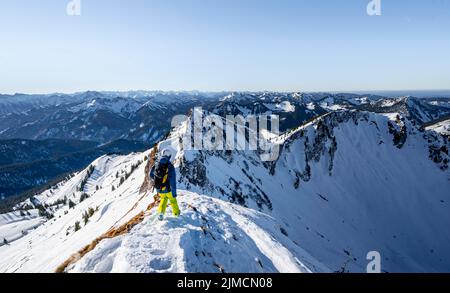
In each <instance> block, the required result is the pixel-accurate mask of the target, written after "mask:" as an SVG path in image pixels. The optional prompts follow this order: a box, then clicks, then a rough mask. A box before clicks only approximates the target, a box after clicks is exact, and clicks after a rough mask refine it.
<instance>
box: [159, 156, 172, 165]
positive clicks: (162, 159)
mask: <svg viewBox="0 0 450 293" xmlns="http://www.w3.org/2000/svg"><path fill="white" fill-rule="evenodd" d="M159 162H160V163H161V164H168V163H170V157H169V156H164V157H161V159H159Z"/></svg>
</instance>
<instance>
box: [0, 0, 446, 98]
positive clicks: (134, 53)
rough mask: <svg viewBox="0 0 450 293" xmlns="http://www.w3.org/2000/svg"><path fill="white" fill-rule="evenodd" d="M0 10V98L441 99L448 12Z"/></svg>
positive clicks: (420, 2) (413, 7)
mask: <svg viewBox="0 0 450 293" xmlns="http://www.w3.org/2000/svg"><path fill="white" fill-rule="evenodd" d="M369 2H370V1H369V0H309V1H302V0H276V1H275V0H226V1H225V0H129V1H119V0H81V4H82V7H81V15H80V16H76V17H70V16H68V15H67V14H66V5H67V3H69V0H40V1H28V0H0V93H15V92H25V93H49V92H75V91H83V90H130V89H146V90H207V91H220V90H250V91H259V90H270V91H272V90H274V91H356V90H410V89H448V88H450V70H449V69H450V54H449V52H450V0H382V16H372V17H370V16H368V15H367V13H366V6H367V4H368V3H369Z"/></svg>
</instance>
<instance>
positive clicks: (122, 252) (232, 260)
mask: <svg viewBox="0 0 450 293" xmlns="http://www.w3.org/2000/svg"><path fill="white" fill-rule="evenodd" d="M181 194H182V196H181V197H180V198H179V201H180V202H181V208H182V210H183V214H182V216H180V218H169V219H168V220H166V221H164V222H160V221H158V220H157V219H156V215H155V214H153V215H150V216H148V217H147V218H146V219H145V220H144V221H143V222H142V223H141V224H139V225H137V226H136V227H135V228H134V229H133V230H132V231H131V232H130V234H126V235H123V236H120V237H117V238H113V239H108V240H104V241H102V242H101V243H100V244H99V245H98V246H97V247H96V248H95V249H94V250H93V251H91V252H89V253H88V254H87V255H86V256H85V257H83V258H82V259H81V260H80V261H78V262H77V263H76V264H75V265H73V266H72V267H68V268H67V271H69V272H96V273H105V272H108V273H109V272H112V273H118V272H119V273H123V272H132V273H134V272H139V273H167V272H211V273H214V272H228V273H232V272H311V269H310V268H312V270H313V271H326V268H325V267H323V266H321V267H320V266H317V261H315V260H314V259H313V258H312V257H311V256H309V255H308V254H306V253H305V252H304V251H302V249H301V248H300V247H298V246H296V245H295V244H294V243H293V242H292V241H291V240H289V239H288V238H287V237H285V236H284V235H282V234H281V232H280V231H279V227H278V224H277V222H276V220H275V219H273V218H271V217H269V216H267V215H264V214H261V213H258V212H256V211H253V210H249V209H245V208H243V207H240V206H237V205H232V204H229V203H227V202H223V201H221V200H218V199H213V198H210V197H206V196H200V195H197V194H195V193H190V192H181ZM197 207H198V208H197ZM300 256H302V258H301V260H299V259H298V258H297V257H300ZM305 264H306V265H305ZM319 265H320V264H319Z"/></svg>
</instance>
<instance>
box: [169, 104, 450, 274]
mask: <svg viewBox="0 0 450 293" xmlns="http://www.w3.org/2000/svg"><path fill="white" fill-rule="evenodd" d="M387 116H390V117H393V120H391V119H390V118H389V117H387ZM387 116H384V115H378V114H371V113H364V112H348V111H344V112H339V113H331V114H330V115H326V116H324V117H323V118H322V119H319V120H317V121H315V122H314V123H309V124H307V125H306V126H303V127H300V128H299V129H297V130H295V131H294V132H292V133H290V134H288V135H285V136H283V137H282V139H281V140H280V141H279V143H280V146H281V148H282V151H281V155H280V157H279V159H278V160H277V162H276V163H273V164H267V163H264V162H261V160H260V158H259V154H258V153H254V152H231V153H227V152H225V153H224V152H202V151H187V152H185V153H184V154H183V150H182V149H181V148H180V147H179V146H177V144H176V142H177V141H178V140H179V138H180V137H182V133H178V134H177V133H174V134H173V136H172V137H171V138H170V140H169V142H167V143H166V146H168V145H172V147H174V148H175V149H177V150H178V152H179V155H178V157H177V159H178V160H177V162H178V164H179V168H180V173H181V175H182V176H181V178H182V181H183V184H184V186H185V188H187V189H189V190H193V191H196V192H201V191H203V192H204V193H208V194H211V195H214V196H215V197H218V198H223V199H225V200H230V201H232V202H237V203H239V204H241V205H244V206H249V207H251V208H254V209H259V210H261V211H263V212H266V213H269V214H271V215H272V216H273V217H274V218H276V219H279V220H281V221H282V222H283V225H282V227H281V228H282V229H283V231H284V233H285V234H286V235H289V237H290V238H291V239H293V241H295V242H297V243H299V245H300V246H301V247H302V248H304V249H305V250H306V251H308V252H309V253H310V254H311V255H313V256H315V257H316V258H317V259H318V260H319V261H321V262H323V263H324V264H326V265H327V266H328V268H330V269H331V270H333V271H340V270H350V271H359V272H363V271H364V269H365V265H366V260H365V258H366V255H367V253H368V252H369V251H372V250H377V251H379V252H380V253H381V255H382V256H383V268H384V270H385V271H389V272H396V271H397V272H398V271H448V270H449V269H450V268H449V267H448V263H450V253H449V252H448V250H447V249H446V243H447V242H448V241H449V239H450V233H449V232H448V230H447V229H445V228H444V226H445V225H446V224H444V223H450V213H449V209H450V206H449V202H450V198H449V196H450V195H449V193H448V190H449V188H450V174H449V171H448V158H449V157H448V151H447V152H445V150H446V149H448V141H447V140H445V138H443V137H440V138H439V137H435V138H432V137H431V136H429V135H428V134H427V133H422V132H420V131H419V130H418V129H417V128H416V127H415V126H414V124H413V123H412V122H409V121H408V120H406V119H404V118H400V120H398V121H397V118H396V117H397V116H398V117H400V116H401V115H399V114H398V113H397V114H393V115H387ZM184 129H185V130H182V128H180V132H183V131H186V129H189V127H187V128H186V127H185V128H184ZM435 151H438V153H434V152H435ZM436 158H439V159H436Z"/></svg>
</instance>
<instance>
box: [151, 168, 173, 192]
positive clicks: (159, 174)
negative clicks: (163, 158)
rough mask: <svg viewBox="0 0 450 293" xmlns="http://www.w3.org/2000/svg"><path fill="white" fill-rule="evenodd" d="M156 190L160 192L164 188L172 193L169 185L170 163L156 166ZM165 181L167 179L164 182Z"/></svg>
mask: <svg viewBox="0 0 450 293" xmlns="http://www.w3.org/2000/svg"><path fill="white" fill-rule="evenodd" d="M154 174H155V178H154V183H155V188H156V189H158V190H162V189H163V188H164V187H166V188H167V191H169V192H170V184H169V163H165V164H164V163H161V162H159V163H157V164H156V165H155V173H154ZM164 179H166V180H165V181H164Z"/></svg>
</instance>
